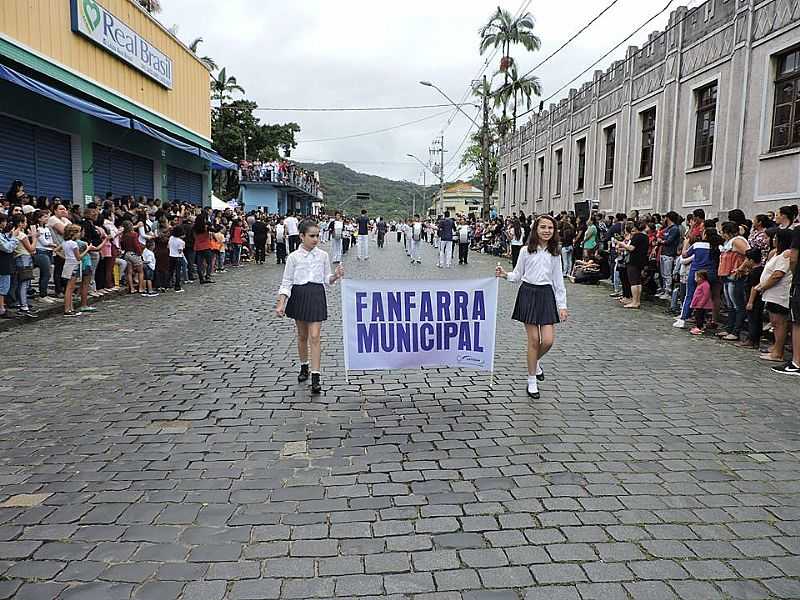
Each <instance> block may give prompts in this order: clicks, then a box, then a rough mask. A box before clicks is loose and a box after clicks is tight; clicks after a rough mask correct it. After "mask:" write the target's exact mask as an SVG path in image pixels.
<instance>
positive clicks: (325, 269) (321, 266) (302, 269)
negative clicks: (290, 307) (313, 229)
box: [278, 246, 335, 298]
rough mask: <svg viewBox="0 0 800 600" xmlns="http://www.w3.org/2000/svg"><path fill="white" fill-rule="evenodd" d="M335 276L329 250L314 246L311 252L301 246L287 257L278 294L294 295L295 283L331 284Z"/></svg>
mask: <svg viewBox="0 0 800 600" xmlns="http://www.w3.org/2000/svg"><path fill="white" fill-rule="evenodd" d="M334 277H335V275H334V274H333V273H331V262H330V258H329V257H328V253H327V252H325V251H324V250H320V249H319V248H314V249H313V250H311V252H309V251H308V250H306V249H305V248H303V247H302V246H300V247H299V248H298V249H297V250H295V251H294V252H292V253H291V254H290V255H289V257H288V258H287V259H286V267H285V268H284V270H283V280H282V281H281V289H280V290H278V295H283V296H286V297H287V298H289V297H290V296H291V295H292V286H293V285H305V284H306V283H320V284H323V285H331V284H332V283H334V281H335V279H334Z"/></svg>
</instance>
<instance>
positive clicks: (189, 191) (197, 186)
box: [167, 165, 203, 205]
mask: <svg viewBox="0 0 800 600" xmlns="http://www.w3.org/2000/svg"><path fill="white" fill-rule="evenodd" d="M167 190H168V193H169V200H170V201H179V202H191V203H192V204H197V205H200V204H202V201H203V198H202V196H203V176H202V175H200V174H199V173H193V172H191V171H187V170H185V169H179V168H178V167H173V166H172V165H168V166H167Z"/></svg>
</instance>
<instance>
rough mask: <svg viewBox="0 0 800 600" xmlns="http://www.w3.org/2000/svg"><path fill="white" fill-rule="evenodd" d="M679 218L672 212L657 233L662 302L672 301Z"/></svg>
mask: <svg viewBox="0 0 800 600" xmlns="http://www.w3.org/2000/svg"><path fill="white" fill-rule="evenodd" d="M679 221H680V217H679V216H678V213H676V212H675V211H674V210H671V211H669V212H668V213H667V214H666V215H665V216H664V227H663V228H662V229H661V230H660V231H659V236H660V240H659V246H660V251H661V253H660V257H659V273H660V274H661V290H660V291H661V294H660V295H659V297H660V298H661V299H662V300H671V299H672V273H673V271H674V269H675V257H676V256H678V246H679V245H680V243H681V230H680V227H679V226H678V222H679Z"/></svg>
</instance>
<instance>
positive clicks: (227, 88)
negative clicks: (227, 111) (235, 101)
mask: <svg viewBox="0 0 800 600" xmlns="http://www.w3.org/2000/svg"><path fill="white" fill-rule="evenodd" d="M234 92H240V93H241V94H242V95H244V88H243V87H242V86H240V85H239V84H238V83H237V82H236V77H234V76H233V75H231V76H230V77H228V73H227V70H226V68H225V67H222V68H221V69H220V70H219V73H217V76H216V77H212V78H211V99H212V100H217V101H218V102H219V104H220V106H222V105H223V104H225V102H226V101H227V100H231V99H232V98H233V93H234Z"/></svg>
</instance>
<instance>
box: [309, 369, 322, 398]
mask: <svg viewBox="0 0 800 600" xmlns="http://www.w3.org/2000/svg"><path fill="white" fill-rule="evenodd" d="M321 391H322V384H321V383H320V382H319V373H312V374H311V393H312V394H319V393H320V392H321Z"/></svg>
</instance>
